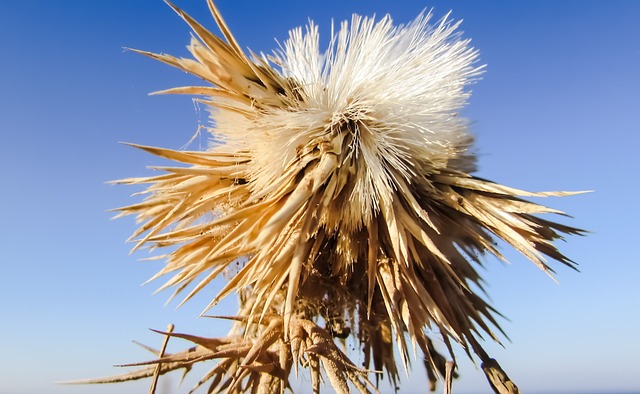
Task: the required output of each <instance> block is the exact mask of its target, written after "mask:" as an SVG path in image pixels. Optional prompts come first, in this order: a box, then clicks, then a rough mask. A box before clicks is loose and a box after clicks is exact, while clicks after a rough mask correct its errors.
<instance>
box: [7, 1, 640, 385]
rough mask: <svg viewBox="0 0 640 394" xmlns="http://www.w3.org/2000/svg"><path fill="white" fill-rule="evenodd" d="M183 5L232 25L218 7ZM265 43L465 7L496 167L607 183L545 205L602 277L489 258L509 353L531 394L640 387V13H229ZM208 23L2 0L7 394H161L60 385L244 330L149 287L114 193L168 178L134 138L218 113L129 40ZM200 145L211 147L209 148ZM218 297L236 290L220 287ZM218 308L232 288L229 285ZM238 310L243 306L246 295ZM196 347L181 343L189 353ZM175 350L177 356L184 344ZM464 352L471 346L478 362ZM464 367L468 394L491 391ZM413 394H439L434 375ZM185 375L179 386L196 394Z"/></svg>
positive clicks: (568, 183)
mask: <svg viewBox="0 0 640 394" xmlns="http://www.w3.org/2000/svg"><path fill="white" fill-rule="evenodd" d="M177 4H178V5H179V6H181V7H182V8H184V9H185V10H186V11H187V12H189V13H190V14H192V16H194V17H196V18H197V19H198V20H200V21H201V22H202V23H204V24H205V25H207V26H210V27H212V28H213V27H214V23H213V21H212V19H211V17H210V16H209V15H208V11H207V9H206V5H205V2H204V0H199V1H195V0H194V1H187V0H182V1H177ZM219 7H220V9H221V10H222V12H223V15H224V16H225V18H226V19H227V23H228V24H229V25H230V26H231V28H232V30H233V31H234V32H235V34H236V38H237V39H238V41H239V42H240V43H241V45H242V46H244V47H249V48H251V49H252V50H254V51H270V50H271V49H272V48H274V47H275V46H276V44H275V41H274V38H277V39H278V40H279V41H283V40H284V39H285V38H286V35H287V31H288V30H289V29H290V28H293V27H296V26H299V25H302V24H305V23H306V21H307V18H311V19H314V20H315V21H316V22H317V23H318V24H319V25H320V27H321V33H324V34H325V37H326V34H327V33H328V31H329V26H330V21H331V18H335V19H336V20H343V19H345V18H348V17H349V16H350V15H351V13H354V12H356V13H361V14H368V15H369V14H373V13H376V14H377V15H379V16H382V15H384V14H385V13H387V12H388V13H390V14H391V15H392V17H393V18H394V20H395V21H396V22H408V21H409V20H411V19H412V18H414V17H415V16H416V15H417V14H418V13H419V12H420V11H421V10H422V9H424V8H426V7H434V8H435V14H436V16H442V15H444V14H445V13H446V12H448V11H449V10H450V9H452V10H453V14H452V17H453V18H454V19H464V22H463V24H462V30H463V31H464V32H465V37H470V38H472V40H473V41H472V42H473V45H474V46H475V47H476V48H478V49H479V50H480V55H481V61H482V62H483V63H486V64H487V72H486V74H485V75H484V78H483V80H482V81H480V82H479V83H477V84H476V85H474V86H473V96H472V97H471V103H470V106H469V107H468V108H467V109H466V110H465V112H464V114H465V116H467V117H469V118H470V119H471V120H472V121H473V125H472V131H473V132H474V134H475V135H476V136H477V140H478V141H477V142H478V143H477V151H478V153H479V156H480V160H479V167H480V170H479V172H478V175H480V176H482V177H485V178H489V179H492V180H494V181H498V182H502V183H505V184H507V185H510V186H514V187H519V188H524V189H528V190H591V189H593V190H596V192H595V193H591V194H586V195H581V196H575V197H571V198H563V199H554V200H550V201H545V203H547V204H549V205H551V206H553V207H555V208H559V209H562V210H564V211H566V212H568V213H569V214H571V215H572V216H574V217H575V218H574V219H570V218H567V219H562V220H563V221H564V222H565V223H567V224H570V225H573V226H577V227H582V228H586V229H589V230H591V231H592V234H590V235H589V236H587V237H573V238H570V239H568V242H567V243H563V244H562V245H561V247H562V250H563V251H564V252H565V253H566V254H567V255H569V256H570V257H571V258H573V259H574V260H575V261H577V262H578V263H579V264H580V270H581V271H582V272H581V273H576V272H573V271H572V270H570V269H566V268H562V267H558V275H557V279H558V280H559V282H560V285H557V284H555V283H554V282H553V281H551V280H550V279H549V278H548V277H546V275H544V274H543V273H541V272H539V271H538V270H537V269H536V268H535V267H534V266H533V265H532V264H531V263H529V262H527V261H525V260H524V258H522V257H520V256H518V255H517V254H516V253H512V252H507V253H506V254H507V257H509V258H510V259H511V260H512V263H513V264H512V265H508V266H507V265H504V264H502V263H499V262H497V261H494V260H489V261H488V262H487V269H486V272H484V276H485V278H486V280H487V282H488V283H489V286H488V291H489V295H490V296H491V299H492V301H493V302H494V305H495V306H496V307H497V308H498V310H499V311H500V312H502V313H503V314H504V315H505V316H506V317H508V318H509V320H510V321H507V320H505V321H503V323H502V326H503V328H504V329H505V330H506V331H507V333H508V334H509V336H510V339H511V342H509V341H507V340H505V348H504V349H503V348H501V347H499V346H498V345H493V344H487V349H488V350H489V352H490V353H491V354H492V355H493V356H495V357H496V358H497V359H498V360H499V361H500V362H501V364H502V365H503V367H504V368H505V369H506V370H507V372H508V373H509V375H510V376H511V377H512V378H513V379H514V380H515V381H516V382H517V383H518V384H519V386H520V388H521V389H522V390H523V391H524V392H529V393H536V392H537V393H552V392H553V393H571V392H615V391H618V392H623V391H626V392H630V391H635V392H638V391H640V379H638V376H637V373H638V366H640V340H638V338H637V335H638V334H637V333H638V332H640V314H639V313H638V311H640V295H639V294H638V292H637V281H638V277H640V268H639V265H638V253H637V252H636V247H637V243H638V238H637V223H638V220H639V219H640V209H638V205H636V204H637V203H636V199H637V196H638V195H639V194H640V186H639V183H638V173H639V170H640V160H639V159H638V148H637V147H638V144H639V143H640V138H639V137H638V118H637V116H638V108H639V107H640V98H639V96H638V94H639V92H640V71H639V70H640V25H639V24H638V23H637V20H638V17H640V2H633V1H629V2H622V1H606V2H605V1H599V2H593V1H584V2H583V1H558V2H556V1H537V2H506V1H503V2H498V1H492V2H471V1H468V2H444V1H434V2H426V1H403V2H390V1H369V2H364V1H349V0H342V1H334V0H331V1H325V2H286V1H271V2H260V3H258V2H256V3H253V2H243V1H224V0H220V1H219ZM188 39H189V31H188V27H187V26H186V25H185V24H184V23H183V22H182V21H181V20H180V19H179V18H178V17H177V16H176V15H175V14H174V13H173V12H172V11H171V10H170V8H169V7H167V6H166V5H164V4H163V3H162V2H161V1H159V0H138V1H135V2H132V1H125V0H112V1H79V0H78V1H70V0H61V1H56V2H45V1H36V0H23V1H7V0H0V56H1V57H2V61H1V62H0V152H1V154H0V168H2V183H1V186H0V190H1V191H2V193H0V218H1V219H2V227H1V230H0V231H1V235H2V236H1V237H0V239H1V241H0V242H1V243H0V245H1V246H2V257H1V258H0V268H1V274H0V278H1V280H2V285H0V300H1V301H0V352H1V354H2V357H0V371H1V372H0V376H1V378H0V393H2V394H8V393H11V394H19V393H25V394H26V393H42V392H47V393H109V392H113V391H114V390H118V392H121V393H134V392H144V391H145V390H147V387H148V384H149V383H148V382H142V383H133V384H125V385H122V386H120V387H117V388H114V387H103V386H96V387H86V386H83V387H75V386H72V387H70V386H56V385H52V382H54V381H60V380H69V379H76V378H85V377H97V376H105V375H110V374H114V373H117V372H120V370H118V369H115V368H112V367H111V365H112V364H118V363H126V362H133V361H139V360H143V359H147V358H149V355H148V354H147V353H146V352H145V351H143V350H141V349H139V348H138V347H136V346H135V345H133V344H132V343H131V342H130V341H131V340H132V339H135V340H138V341H141V342H144V343H147V344H150V345H152V346H159V345H160V343H161V338H160V337H159V336H157V335H155V334H152V333H150V332H149V331H148V330H147V328H150V327H151V328H159V329H163V328H164V327H166V325H167V324H168V323H174V324H175V325H176V327H177V331H186V332H190V333H195V334H201V335H223V334H224V333H225V332H226V330H227V325H226V324H225V323H223V322H218V321H213V320H209V319H196V316H197V315H198V313H199V312H200V311H201V310H202V308H203V307H204V306H205V305H206V304H207V303H208V302H209V300H210V299H209V298H208V297H207V296H206V294H202V295H201V296H199V297H197V298H196V299H195V300H193V302H191V303H190V304H187V305H185V306H184V307H182V308H180V309H178V310H176V309H175V305H176V304H170V305H168V306H166V307H165V306H163V305H164V303H165V301H166V299H167V298H168V296H169V295H170V294H169V293H161V294H158V295H155V296H152V293H153V291H154V289H155V288H156V287H157V286H159V284H160V283H161V282H158V283H152V284H150V285H146V286H142V287H141V286H140V284H141V283H143V282H144V281H145V280H146V279H147V278H149V277H150V276H151V275H152V274H153V273H154V272H156V270H157V269H158V266H159V265H158V264H159V263H157V262H156V263H150V262H139V261H138V259H139V258H142V257H146V254H145V252H138V253H136V254H135V255H133V256H129V255H128V251H129V248H130V246H131V245H127V244H125V243H124V242H123V240H124V239H126V238H127V237H128V236H129V234H130V233H131V232H132V231H133V229H134V223H133V220H130V219H122V220H117V221H110V220H109V218H110V217H111V214H110V213H108V212H106V210H108V209H110V208H114V207H118V206H122V205H126V204H128V203H131V202H133V201H134V199H132V198H130V197H129V195H130V194H131V193H132V192H133V191H134V190H132V189H130V188H127V187H122V186H121V187H118V186H111V185H107V184H105V182H106V181H108V180H112V179H118V178H123V177H128V176H140V175H145V174H148V173H149V171H148V170H146V169H145V166H148V165H153V164H157V163H158V161H157V160H155V159H154V158H153V157H150V156H148V155H146V154H144V153H143V152H140V151H136V150H134V149H132V148H128V147H126V146H124V145H121V144H118V141H128V142H136V143H142V144H148V145H158V146H164V147H169V148H179V147H181V146H183V145H184V144H185V143H187V142H188V141H189V139H190V138H191V137H192V136H193V135H194V133H195V132H196V130H197V126H198V124H199V123H202V122H206V113H204V111H201V110H200V109H198V108H197V107H195V106H194V105H193V103H192V101H191V100H190V98H189V97H185V96H175V97H174V96H160V97H157V96H156V97H149V96H147V93H149V92H151V91H154V90H159V89H164V88H169V87H174V86H181V85H185V84H191V83H194V82H196V80H195V79H193V78H191V77H189V76H187V75H186V74H184V73H182V72H180V71H178V70H174V69H171V68H170V67H168V66H165V65H162V64H158V63H155V62H153V61H151V60H149V59H146V58H144V57H142V56H139V55H136V54H134V53H131V52H126V51H124V50H123V47H133V48H140V49H145V50H151V51H157V52H166V53H171V54H174V55H186V50H185V48H184V46H185V45H186V44H187V42H188ZM205 145H206V140H205V137H204V136H202V137H199V138H196V140H195V142H194V143H193V145H191V148H193V149H197V148H198V147H199V146H205ZM214 287H215V286H214ZM209 291H210V293H211V294H212V295H213V294H214V293H215V291H216V289H215V288H211V289H210V290H209ZM220 308H221V309H219V310H218V311H216V313H219V314H225V313H232V312H233V304H232V303H231V302H229V303H225V304H222V305H221V307H220ZM183 345H184V344H182V343H177V342H176V343H174V344H170V350H176V349H179V348H181V346H183ZM171 346H174V347H173V348H172V347H171ZM461 356H462V355H461ZM460 361H461V369H462V370H461V375H462V377H461V379H460V380H459V381H457V382H456V383H455V385H454V392H456V393H459V394H465V393H467V394H472V393H486V392H489V389H488V386H487V385H486V383H485V380H484V377H483V375H482V373H481V372H480V371H479V370H478V369H477V368H475V367H474V366H473V365H472V364H470V363H469V362H467V361H464V358H463V357H460ZM414 364H415V371H413V372H411V374H410V376H409V378H408V379H406V380H405V382H404V383H403V384H402V385H401V388H402V391H401V392H409V393H411V392H422V390H423V389H424V385H425V381H426V375H425V373H424V371H423V370H422V368H421V366H420V363H419V362H416V363H414ZM178 380H179V377H178V376H173V377H170V378H169V379H167V380H166V381H165V383H164V385H163V387H162V390H164V391H162V392H164V393H177V392H182V391H184V389H186V388H187V387H189V386H188V385H187V386H184V387H183V390H182V391H180V390H178V389H176V387H175V386H176V385H177V382H178Z"/></svg>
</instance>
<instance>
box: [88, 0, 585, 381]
mask: <svg viewBox="0 0 640 394" xmlns="http://www.w3.org/2000/svg"><path fill="white" fill-rule="evenodd" d="M208 4H209V7H210V9H211V12H212V14H213V16H214V18H215V20H216V22H217V24H218V26H219V27H220V29H221V31H222V33H223V35H224V37H225V39H226V42H225V41H223V40H222V39H220V38H219V37H217V36H215V35H214V34H212V33H210V32H209V31H207V30H206V29H205V28H204V27H203V26H201V25H200V24H198V23H197V22H196V21H195V20H193V19H192V18H191V17H189V16H188V15H187V14H185V13H184V12H183V11H181V10H179V9H178V8H176V7H174V6H173V5H171V6H172V7H173V9H174V10H175V11H176V12H177V13H178V14H179V15H180V16H181V17H182V18H183V19H184V20H185V21H186V22H187V23H188V24H189V25H190V26H191V28H192V29H193V31H194V32H195V34H196V36H197V38H193V39H192V41H191V44H190V45H189V47H188V48H189V51H190V52H191V54H192V55H193V59H184V58H180V59H178V58H175V57H172V56H169V55H164V54H153V53H149V52H143V51H137V52H140V53H142V54H144V55H147V56H149V57H151V58H154V59H156V60H159V61H161V62H164V63H167V64H169V65H172V66H174V67H177V68H179V69H181V70H184V71H186V72H188V73H191V74H194V75H196V76H198V77H200V78H202V79H203V80H204V81H206V82H207V84H206V85H207V86H197V87H195V86H189V87H182V88H175V89H170V90H167V91H163V92H161V93H179V94H192V95H201V96H204V97H205V98H204V99H202V100H200V101H201V102H202V103H204V104H206V105H207V106H209V108H211V117H212V124H213V126H212V127H211V128H210V131H211V133H212V134H213V135H214V136H215V141H216V142H215V143H213V144H212V145H211V147H210V148H209V149H208V150H206V151H201V152H200V151H198V152H194V151H175V150H170V149H161V148H153V147H147V146H138V145H136V146H137V147H139V148H141V149H143V150H145V151H147V152H150V153H152V154H155V155H158V156H161V157H164V158H166V159H169V160H173V161H175V162H178V163H181V164H183V165H182V166H176V167H162V168H159V169H161V170H163V171H164V172H165V173H164V174H163V175H158V176H153V177H148V178H132V179H126V180H123V181H120V182H121V183H125V184H150V186H149V187H148V189H147V192H148V196H147V198H146V199H145V200H144V201H143V202H141V203H138V204H134V205H131V206H128V207H123V208H120V209H119V210H120V212H121V213H120V215H119V216H124V215H136V218H137V220H138V221H139V222H141V223H143V224H142V225H141V226H140V228H139V229H138V230H137V231H136V232H135V233H134V234H133V236H132V238H131V239H135V241H136V246H135V247H134V249H137V248H138V247H140V246H143V245H147V246H150V247H152V248H163V247H173V249H172V251H171V252H169V253H168V255H167V262H166V266H165V267H164V268H163V269H162V270H161V271H160V272H159V273H158V274H157V275H156V276H155V277H154V278H157V277H160V276H164V275H168V274H172V275H173V276H171V278H170V279H169V280H168V281H167V282H166V283H165V284H164V286H162V288H168V287H174V288H176V294H178V293H181V292H182V291H184V290H185V289H187V288H189V289H190V292H189V293H188V294H187V295H186V297H184V301H186V300H188V299H190V298H191V297H192V296H194V295H195V294H196V293H198V292H199V291H200V290H201V289H202V288H203V287H204V286H206V285H207V284H209V283H210V282H211V281H212V280H213V279H215V278H216V277H218V276H220V274H222V273H223V272H225V271H226V270H227V269H228V268H229V266H230V265H231V264H232V263H234V262H238V261H242V262H243V265H242V268H241V269H240V270H239V271H238V272H237V273H236V274H235V275H233V276H232V277H231V278H229V280H228V282H227V284H226V286H225V287H224V288H223V289H222V290H221V291H220V292H219V294H218V296H217V297H216V298H215V299H214V300H213V301H211V303H210V304H209V306H208V307H207V310H209V309H210V308H212V307H213V306H214V305H216V303H217V302H218V301H219V300H220V299H222V298H223V297H226V296H228V295H230V294H231V293H234V292H237V293H239V294H240V295H241V302H240V310H239V312H238V315H237V316H236V317H234V319H235V320H236V326H235V328H234V332H232V333H230V335H229V336H228V337H226V338H202V337H196V336H191V335H186V334H176V333H165V334H166V335H169V336H173V337H179V338H183V339H187V340H189V341H191V342H193V343H195V344H196V347H194V348H192V349H190V350H188V351H185V352H182V353H176V354H170V355H161V357H159V358H158V359H156V360H153V361H150V362H148V363H142V364H144V365H150V366H149V367H147V369H142V370H140V371H138V372H134V373H131V374H128V375H123V376H121V377H117V378H115V379H116V380H132V379H137V378H141V377H149V376H153V374H154V373H155V372H154V371H156V372H157V373H165V372H168V371H170V370H173V369H178V368H184V369H185V370H186V371H187V372H188V371H189V369H190V367H191V365H193V363H196V362H200V361H205V360H210V359H218V360H219V363H218V364H217V365H216V366H215V367H214V368H213V369H212V370H211V371H210V373H208V374H207V375H206V376H205V377H204V378H203V379H202V380H201V381H200V383H199V384H198V387H199V386H200V385H203V384H205V383H208V384H209V392H212V391H224V390H226V391H227V392H265V393H271V392H282V391H284V390H285V389H287V388H289V387H290V386H289V383H288V377H289V375H290V373H291V371H292V369H293V370H294V371H295V372H296V373H297V371H298V368H300V367H303V368H308V369H309V371H310V374H311V379H312V386H313V387H312V388H313V392H319V391H320V383H321V371H322V370H324V372H325V374H326V376H327V377H328V379H329V382H330V384H331V385H332V386H333V388H334V389H335V390H336V391H337V392H339V393H346V392H348V391H349V390H350V387H351V389H353V388H355V389H356V390H357V391H359V392H370V391H377V389H376V387H375V385H373V384H372V383H371V381H370V380H369V378H368V376H369V373H370V372H372V371H376V372H375V373H376V379H377V377H378V375H379V373H380V372H381V371H386V373H387V375H388V376H389V378H390V379H391V381H392V382H394V383H396V382H397V380H398V368H397V363H396V360H395V359H394V351H398V352H399V355H400V359H401V362H402V364H403V365H404V368H408V363H409V361H410V356H409V351H410V348H411V347H414V348H416V347H417V349H419V350H420V351H421V352H422V354H423V355H424V358H425V366H426V367H427V369H428V372H429V378H430V380H431V381H432V384H433V385H435V381H436V379H437V376H438V375H441V376H444V370H445V361H446V358H445V356H443V355H440V354H438V352H436V350H435V349H434V347H433V345H432V343H431V339H430V338H429V335H434V336H439V337H440V339H441V340H442V341H443V342H444V344H445V345H446V347H447V348H448V351H449V357H451V358H453V357H454V355H453V351H452V342H456V343H458V344H460V345H461V346H462V347H463V348H464V349H465V350H466V352H467V353H468V354H469V356H470V357H471V356H472V354H475V355H476V356H477V357H479V358H480V360H481V361H482V362H483V369H484V370H485V373H486V374H487V377H488V378H489V382H490V385H491V387H492V388H494V390H496V392H509V393H513V392H517V388H516V386H515V385H514V384H513V383H512V382H511V381H510V380H509V378H508V377H507V376H506V374H505V373H504V372H503V371H502V369H501V368H500V366H499V365H498V364H497V362H496V361H495V360H493V359H491V358H490V357H489V356H488V355H487V354H486V352H485V351H484V350H483V348H482V346H481V345H480V344H479V342H478V340H477V337H478V336H479V335H480V333H486V334H488V335H489V336H490V337H491V338H493V339H495V340H496V341H497V340H498V338H497V337H496V335H494V333H493V331H492V328H491V326H493V327H494V328H498V329H499V327H498V324H497V322H496V321H495V319H494V314H495V311H494V310H493V308H492V307H491V306H490V305H488V304H487V302H486V301H485V300H484V299H482V298H481V297H480V296H479V295H477V294H476V293H475V292H474V291H473V290H472V288H473V287H474V286H475V287H476V288H481V283H480V277H479V275H478V273H477V271H476V269H475V267H474V266H475V265H477V264H480V257H479V256H481V255H483V254H485V253H487V252H488V253H489V254H493V255H495V256H497V257H499V258H502V256H501V255H500V253H499V251H498V250H497V249H496V247H495V246H494V240H493V238H494V237H497V238H500V239H502V240H504V241H505V242H506V243H508V244H510V245H511V246H513V247H514V248H515V249H517V250H518V251H519V252H521V253H522V254H523V255H524V256H526V257H527V258H528V259H529V260H531V261H532V262H534V263H535V264H536V265H537V266H538V267H540V268H541V269H542V270H544V271H545V272H547V273H551V272H553V271H552V269H551V268H550V267H549V266H548V265H547V261H546V259H545V256H546V257H548V258H551V259H553V260H557V261H559V262H560V263H562V264H564V265H567V266H569V267H573V262H572V261H571V260H569V259H568V258H566V257H565V256H564V255H563V254H561V253H560V252H559V251H558V250H557V249H556V247H555V246H554V245H553V241H554V240H556V239H559V238H561V234H563V233H564V234H580V233H581V230H578V229H575V228H572V227H568V226H565V225H561V224H558V223H555V222H551V221H548V220H545V219H541V218H540V217H539V216H537V215H538V214H546V213H556V214H561V212H559V211H557V210H554V209H551V208H547V207H543V206H540V205H538V204H534V203H532V202H528V201H526V200H524V199H522V197H547V196H566V195H570V194H573V193H568V192H545V193H529V192H525V191H522V190H517V189H513V188H510V187H507V186H503V185H500V184H496V183H493V182H490V181H487V180H484V179H480V178H477V177H474V176H472V175H470V173H472V172H473V171H474V168H475V157H474V155H473V153H472V152H471V151H470V148H471V145H472V142H473V137H472V136H471V135H470V134H469V133H468V131H467V122H466V121H465V119H463V118H461V117H459V116H458V111H459V110H460V109H461V108H462V107H463V106H464V104H465V102H466V100H467V98H468V96H469V92H468V90H466V89H467V87H468V85H469V84H470V83H472V82H473V81H474V80H475V79H477V78H478V77H479V75H480V74H481V72H482V67H481V66H477V64H476V61H477V56H478V54H477V51H476V50H474V49H473V48H471V47H470V46H469V41H468V40H464V39H462V38H461V37H460V35H459V33H458V32H457V31H456V29H457V27H458V24H459V23H453V22H451V21H449V20H448V19H447V17H445V18H443V19H442V20H441V21H439V22H437V23H435V24H433V25H431V24H429V22H430V20H431V14H423V15H420V16H418V17H417V19H416V20H415V21H413V22H411V23H410V24H407V25H400V26H394V25H393V24H392V21H391V18H390V17H389V16H386V17H384V18H382V19H381V20H379V21H375V20H374V19H373V18H366V17H360V16H357V15H354V16H353V18H352V20H351V22H350V23H348V22H343V23H342V24H341V26H340V29H339V31H338V33H337V34H336V35H334V36H333V37H331V42H330V44H329V47H328V49H327V50H326V51H324V52H322V51H321V49H320V47H319V33H318V28H317V26H315V25H314V24H313V23H312V22H311V23H310V24H309V26H307V28H306V30H305V31H304V32H303V30H302V29H300V28H298V29H294V30H293V31H291V33H290V37H289V39H288V40H287V41H286V42H285V43H284V45H283V46H282V47H281V48H280V49H279V50H277V51H275V52H274V53H273V54H272V55H271V56H265V55H261V56H256V55H254V54H251V56H250V57H249V56H247V55H246V54H245V53H244V52H243V50H242V49H241V47H240V46H239V45H238V43H237V42H236V41H235V39H234V37H233V36H232V34H231V32H230V31H229V29H228V27H227V26H226V24H225V23H224V21H223V19H222V17H221V16H220V13H219V12H218V10H217V9H216V6H215V5H214V4H213V2H212V1H211V0H208ZM190 285H192V286H190ZM471 285H474V286H471ZM323 324H324V327H322V325H323ZM349 335H353V336H354V337H355V338H357V339H358V340H359V342H360V346H361V350H362V353H363V355H364V365H363V366H362V367H359V366H356V365H354V364H353V363H352V362H351V361H350V360H349V358H348V356H347V355H346V354H345V353H344V352H343V351H342V350H341V349H340V346H339V345H340V342H341V341H342V340H343V339H344V338H346V337H348V336H349ZM409 343H410V344H409ZM372 364H373V365H372ZM106 381H109V380H108V379H107V380H97V381H93V382H106ZM350 385H351V386H350ZM433 387H435V386H433ZM433 387H432V389H433Z"/></svg>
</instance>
